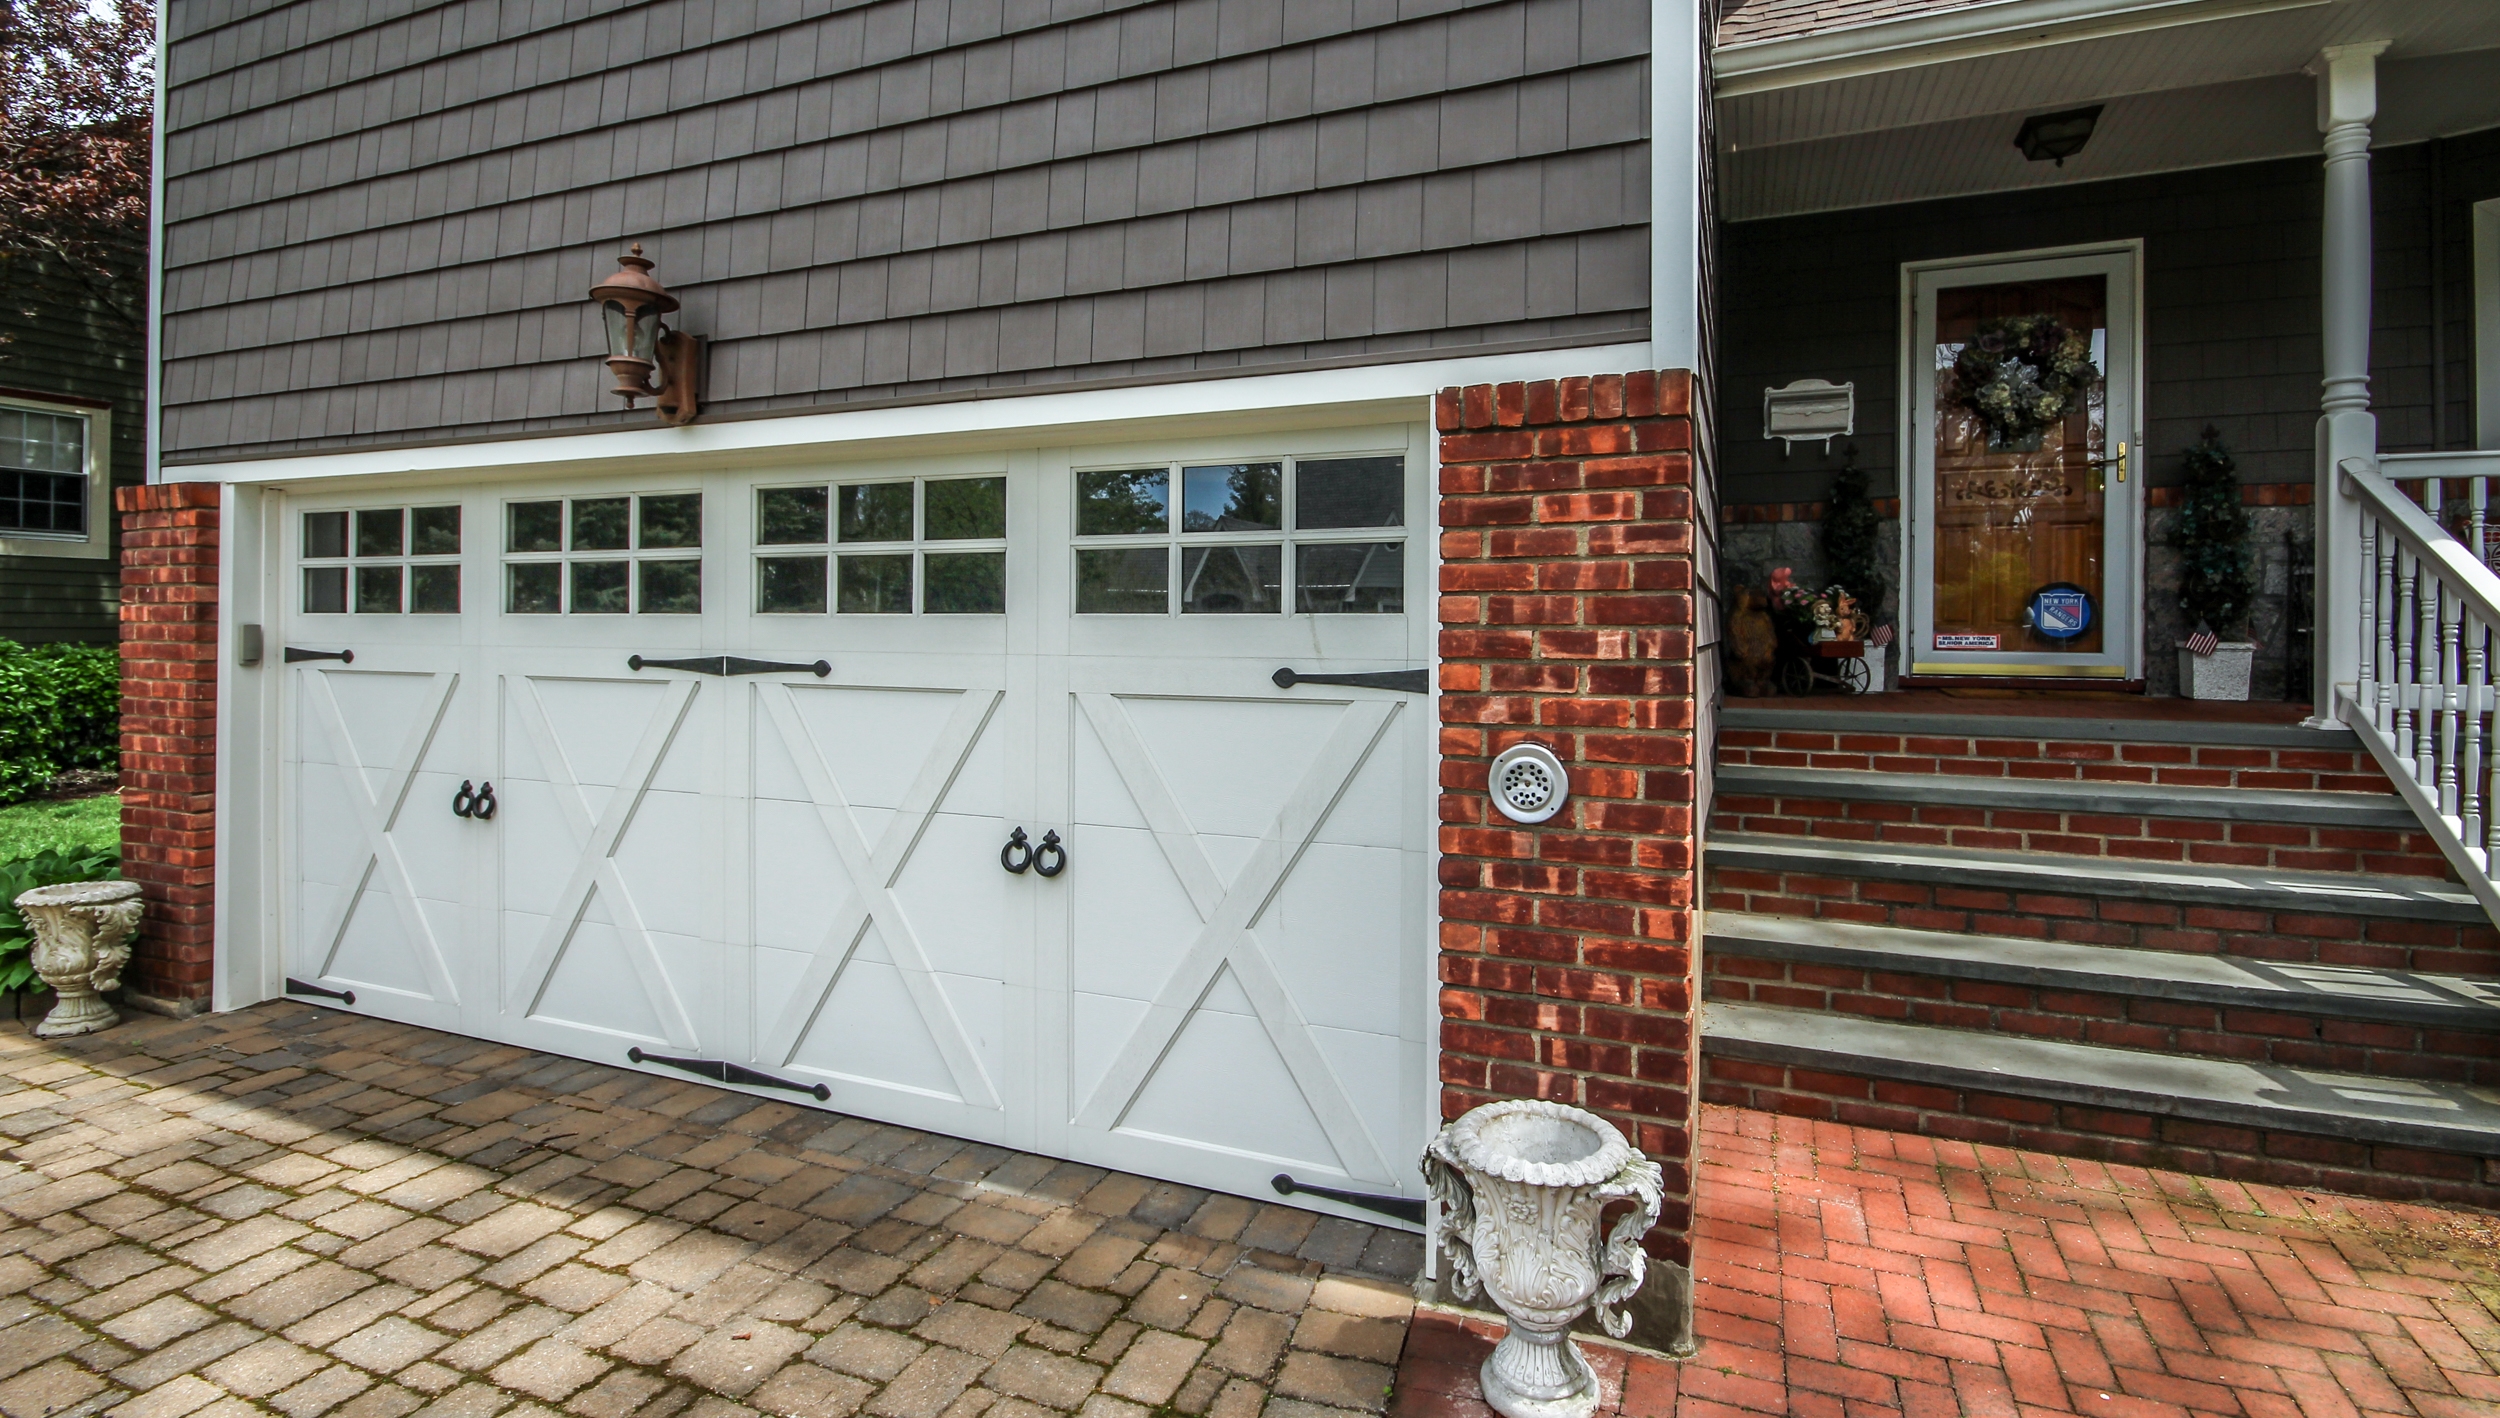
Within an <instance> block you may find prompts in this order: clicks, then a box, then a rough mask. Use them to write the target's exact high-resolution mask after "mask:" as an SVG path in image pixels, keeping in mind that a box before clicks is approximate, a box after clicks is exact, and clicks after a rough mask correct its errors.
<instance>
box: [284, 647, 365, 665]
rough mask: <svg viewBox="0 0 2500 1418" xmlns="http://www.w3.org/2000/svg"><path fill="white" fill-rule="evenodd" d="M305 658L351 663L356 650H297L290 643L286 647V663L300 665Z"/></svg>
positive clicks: (354, 657) (343, 663)
mask: <svg viewBox="0 0 2500 1418" xmlns="http://www.w3.org/2000/svg"><path fill="white" fill-rule="evenodd" d="M306 660H336V661H338V662H339V663H340V664H342V665H352V664H354V663H356V652H355V651H353V650H298V649H296V648H295V647H294V646H292V645H289V646H288V647H286V662H287V663H288V664H290V665H300V664H302V663H304V662H305V661H306Z"/></svg>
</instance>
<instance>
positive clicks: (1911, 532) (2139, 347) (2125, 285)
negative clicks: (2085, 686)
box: [1894, 237, 2146, 680]
mask: <svg viewBox="0 0 2500 1418" xmlns="http://www.w3.org/2000/svg"><path fill="white" fill-rule="evenodd" d="M2096 271H2098V272H2106V273H2108V274H2109V275H2110V276H2111V281H2110V286H2109V293H2110V304H2111V309H2112V314H2113V316H2114V315H2115V313H2116V308H2117V305H2118V302H2119V301H2120V300H2121V299H2124V300H2125V301H2126V303H2127V307H2128V310H2127V329H2126V330H2125V331H2124V333H2123V334H2122V335H2120V336H2119V337H2118V339H2114V340H2113V341H2112V343H2113V345H2116V344H2117V343H2119V340H2123V342H2124V346H2125V350H2126V357H2127V360H2128V376H2129V377H2128V378H2127V380H2126V382H2125V384H2124V385H2123V386H2120V387H2118V388H2114V389H2113V390H2112V393H2113V394H2114V395H2119V396H2123V397H2124V398H2125V399H2126V401H2127V406H2126V416H2125V418H2124V419H2123V421H2122V420H2120V419H2118V418H2115V417H2113V418H2112V419H2111V421H2110V429H2109V436H2110V437H2111V439H2112V440H2113V441H2114V440H2116V439H2120V438H2123V439H2125V440H2126V442H2127V454H2128V461H2127V467H2126V482H2127V487H2126V491H2125V492H2124V493H2123V494H2122V493H2121V492H2120V490H2119V489H2118V488H2116V487H2113V488H2111V489H2110V492H2109V496H2108V500H2107V509H2108V510H2107V513H2106V516H2107V518H2108V524H2107V525H2108V535H2107V539H2106V541H2105V542H2104V545H2105V546H2108V547H2110V548H2111V549H2112V551H2113V554H2112V555H2111V556H2110V557H2109V561H2108V571H2107V574H2106V575H2105V576H2104V577H2103V579H2102V599H2103V601H2104V605H2103V624H2104V626H2105V627H2106V626H2107V625H2108V620H2109V616H2108V606H2107V602H2109V601H2110V600H2112V599H2114V597H2112V596H2111V594H2110V593H2111V591H2112V590H2114V589H2116V588H2119V587H2124V588H2125V590H2126V599H2127V607H2128V608H2127V613H2126V614H2125V616H2124V618H2123V623H2122V624H2120V625H2118V626H2117V627H2115V628H2112V629H2108V630H2106V631H2105V633H2104V635H2103V638H2102V644H2103V645H2104V646H2105V647H2107V648H2105V649H2104V650H2103V651H2102V655H2103V657H2105V658H2106V659H2109V660H2115V661H2116V663H2114V664H2100V665H2094V664H2089V663H2085V664H2078V663H2075V662H2074V661H2073V660H2072V659H2068V658H2064V657H2050V656H2045V655H2031V656H2021V655H2014V654H2009V655H2007V656H2005V657H2003V659H2002V660H2001V661H2000V662H1998V663H1996V664H1991V665H1979V664H1971V665H1964V664H1962V663H1960V662H1945V661H1943V660H1941V659H1939V658H1938V656H1937V652H1935V651H1933V650H1928V649H1925V648H1923V647H1924V646H1925V644H1926V641H1925V637H1926V636H1927V635H1929V634H1930V633H1932V630H1933V616H1932V609H1933V601H1934V589H1935V588H1934V585H1933V583H1932V581H1930V580H1929V579H1928V578H1927V577H1926V576H1925V575H1924V574H1923V573H1922V572H1921V570H1920V563H1921V560H1922V557H1923V548H1922V546H1921V544H1920V538H1919V535H1918V530H1919V526H1920V523H1921V521H1922V517H1921V509H1922V508H1926V507H1931V506H1932V505H1933V499H1934V479H1935V469H1934V460H1933V453H1934V445H1935V434H1934V430H1933V427H1932V422H1931V420H1932V417H1933V414H1932V409H1933V405H1934V399H1935V371H1934V369H1933V368H1932V367H1931V366H1932V365H1933V362H1934V361H1933V357H1932V354H1931V353H1930V352H1929V349H1928V347H1927V345H1926V343H1925V342H1924V340H1923V338H1922V332H1923V331H1924V329H1925V322H1926V317H1922V316H1921V314H1920V312H1919V301H1918V297H1919V293H1920V290H1921V288H1922V287H1928V286H1932V285H1938V284H1941V282H1931V281H1930V280H1929V278H1931V277H1937V276H1942V275H1944V274H1947V273H1950V274H1952V275H1954V276H1957V277H1966V278H1967V279H1965V280H1956V281H1955V282H1954V284H1956V285H1965V284H1967V285H1979V284H1985V283H1988V282H1992V281H2012V280H2021V279H2024V278H2026V277H2047V276H2056V275H2075V274H2090V273H2094V272H2096ZM1930 315H1932V311H1931V312H1930ZM2112 323H2113V326H2115V323H2116V322H2115V320H2114V319H2113V322H2112ZM2144 326H2145V310H2144V241H2143V239H2142V238H2141V237H2130V238H2126V239H2124V240H2119V241H2098V242H2087V243H2084V244H2081V245H2076V246H2048V247H2038V248H2034V249H2031V250H2026V251H2007V252H1993V253H1989V254H1986V255H1980V256H1954V257H1942V258H1936V259H1932V260H1925V261H1904V262H1902V263H1901V288H1900V307H1899V327H1898V328H1899V329H1900V332H1901V336H1900V343H1899V346H1898V350H1899V361H1900V363H1899V369H1900V377H1899V380H1898V388H1897V392H1896V394H1895V396H1894V397H1895V400H1896V403H1895V405H1894V407H1895V408H1896V409H1898V410H1899V416H1898V417H1897V419H1896V423H1897V425H1898V429H1899V433H1898V437H1899V451H1898V454H1897V457H1898V459H1899V461H1898V462H1897V463H1896V464H1895V466H1896V467H1897V468H1898V469H1899V470H1900V471H1899V474H1898V476H1897V478H1896V480H1895V486H1896V487H1897V488H1898V489H1899V490H1900V496H1901V566H1900V576H1901V579H1900V581H1899V582H1898V583H1897V584H1898V585H1899V586H1900V587H1901V619H1902V635H1901V642H1902V656H1901V658H1902V667H1903V669H1902V672H1903V673H1904V674H1922V673H1924V674H1980V675H1992V676H2004V677H2008V678H2020V677H2027V676H2046V677H2056V678H2070V677H2071V678H2107V679H2112V680H2141V679H2142V678H2143V677H2144V621H2145V613H2144V612H2145V605H2144V602H2145V591H2146V587H2145V581H2144V558H2145V548H2144V502H2145V497H2144V474H2145V470H2146V466H2145V465H2146V460H2145V457H2144ZM2104 374H2106V371H2104ZM2113 402H2115V399H2113ZM1922 657H1923V658H1922ZM2033 661H2036V662H2037V663H2032V662H2033Z"/></svg>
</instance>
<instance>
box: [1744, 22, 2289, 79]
mask: <svg viewBox="0 0 2500 1418" xmlns="http://www.w3.org/2000/svg"><path fill="white" fill-rule="evenodd" d="M2333 3H2335V0H1991V3H1988V4H1984V5H1971V6H1966V7H1964V8H1962V9H1959V10H1947V11H1944V12H1942V13H1936V14H1925V15H1913V16H1909V17H1907V18H1904V19H1898V20H1885V21H1881V22H1878V23H1875V24H1868V25H1852V26H1850V27H1849V28H1847V29H1837V30H1824V31H1822V32H1820V33H1817V34H1808V35H1799V36H1797V37H1796V38H1794V39H1774V40H1765V41H1763V42H1761V43H1759V44H1738V45H1729V46H1726V47H1723V48H1720V49H1718V50H1715V51H1713V52H1712V55H1711V67H1712V74H1713V77H1714V79H1715V81H1716V84H1717V92H1718V94H1719V95H1720V96H1721V97H1723V98H1725V97H1732V96H1734V95H1736V94H1750V93H1761V92H1764V91H1766V90H1770V89H1787V88H1796V87H1799V86H1801V85H1805V84H1820V83H1828V82H1830V81H1832V80H1834V79H1847V78H1854V77H1856V76H1858V75H1861V74H1880V73H1884V72H1886V71H1888V70H1893V69H1915V68H1919V67H1921V66H1923V65H1928V64H1943V63H1947V62H1949V61H1952V60H1956V59H1973V58H1977V57H1979V56H1981V55H1986V54H2002V53H2006V52H2009V51H2012V50H2017V49H2036V48H2039V47H2042V46H2044V45H2051V44H2070V43H2073V42H2074V41H2077V40H2085V39H2100V38H2103V37H2105V36H2109V35H2118V34H2133V33H2137V32H2139V31H2143V30H2157V29H2167V28H2169V27H2171V26H2173V25H2187V24H2197V23H2200V22H2203V21H2207V20H2224V19H2233V18H2236V17H2239V16H2242V15H2263V14H2270V13H2273V12H2274V11H2277V10H2303V9H2308V8H2310V7H2312V6H2317V5H2328V4H2333Z"/></svg>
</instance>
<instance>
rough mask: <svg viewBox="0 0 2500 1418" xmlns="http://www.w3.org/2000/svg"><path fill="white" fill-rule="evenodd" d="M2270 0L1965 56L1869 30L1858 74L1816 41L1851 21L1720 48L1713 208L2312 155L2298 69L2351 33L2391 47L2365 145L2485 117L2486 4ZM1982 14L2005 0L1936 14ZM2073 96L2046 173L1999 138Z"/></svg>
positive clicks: (1761, 208)
mask: <svg viewBox="0 0 2500 1418" xmlns="http://www.w3.org/2000/svg"><path fill="white" fill-rule="evenodd" d="M2275 3H2277V4H2278V5H2280V4H2286V3H2288V4H2289V5H2290V6H2291V7H2290V8H2274V9H2269V10H2265V11H2263V12H2259V13H2235V14H2228V15H2226V16H2224V17H2222V18H2211V16H2212V15H2213V11H2212V10H2211V9H2210V8H2197V9H2194V10H2192V11H2188V12H2187V13H2193V14H2200V15H2204V16H2207V17H2208V18H2203V19H2199V20H2195V21H2193V22H2188V23H2175V24H2172V23H2164V24H2160V25H2158V26H2156V27H2150V28H2140V29H2136V30H2134V31H2131V32H2128V33H2120V34H2110V33H2106V32H2101V33H2098V34H2097V35H2096V36H2095V37H2085V38H2075V39H2071V40H2063V41H2061V40H2060V39H2058V38H2057V31H2055V30H2054V29H2043V30H2042V31H2040V32H2039V33H2037V34H2033V35H2030V36H2028V37H2025V38H2022V39H2020V40H2019V41H2016V40H2008V41H2006V42H2007V43H2020V44H2022V45H2023V46H2025V47H2015V48H2004V49H2001V50H1999V51H1998V52H1992V53H1983V54H1970V53H1969V52H1968V49H1967V46H1964V47H1963V48H1962V49H1960V50H1953V49H1951V48H1949V47H1947V48H1943V49H1939V48H1938V47H1937V46H1935V45H1930V46H1928V47H1926V48H1924V49H1921V48H1918V47H1915V46H1895V47H1891V48H1886V44H1887V41H1886V37H1885V36H1884V34H1883V33H1882V31H1883V30H1884V29H1885V28H1886V27H1884V26H1867V27H1865V33H1864V35H1863V40H1864V44H1865V51H1864V52H1863V53H1862V54H1861V56H1860V60H1859V68H1860V70H1861V71H1859V72H1846V73H1839V74H1837V75H1836V76H1835V75H1833V71H1832V69H1831V65H1832V64H1833V63H1834V62H1836V61H1835V60H1834V58H1833V54H1832V52H1831V50H1830V43H1831V41H1833V40H1834V39H1836V38H1838V37H1839V35H1841V34H1847V33H1850V32H1849V31H1841V32H1826V33H1824V34H1822V35H1818V36H1813V37H1812V39H1813V40H1815V41H1818V42H1820V43H1822V44H1823V45H1824V49H1823V50H1822V51H1821V56H1822V57H1821V58H1819V59H1817V58H1816V57H1815V53H1814V52H1811V51H1806V50H1802V49H1800V50H1796V51H1792V53H1793V55H1794V56H1795V57H1797V58H1798V59H1799V60H1800V62H1799V63H1798V64H1795V65H1789V66H1786V67H1783V66H1782V65H1780V64H1778V63H1775V62H1771V61H1773V60H1776V59H1777V58H1778V57H1779V56H1778V55H1777V54H1775V53H1771V52H1770V51H1772V50H1773V49H1774V46H1773V45H1768V44H1754V45H1743V46H1736V47H1733V48H1729V49H1723V50H1721V51H1720V54H1719V58H1720V60H1721V62H1722V63H1723V64H1732V67H1733V69H1734V72H1732V73H1730V74H1727V75H1726V76H1725V77H1724V78H1723V81H1722V92H1721V95H1720V98H1719V109H1718V125H1719V164H1720V170H1719V171H1720V199H1721V204H1722V205H1721V211H1722V213H1723V214H1724V215H1725V216H1726V218H1727V219H1729V220H1731V221H1743V220H1747V219H1751V218H1757V217H1769V216H1781V215H1787V214H1791V213H1797V212H1810V211H1828V210H1833V209H1839V208H1848V207H1859V206H1873V205H1878V204H1883V203H1890V202H1905V201H1919V200H1925V199H1930V198H1937V197H1949V196H1961V195H1967V194H1971V193H1978V192H1995V191H2008V190H2019V189H2024V188H2034V187H2049V186H2056V185H2061V184H2064V183H2071V182H2091V181H2096V180H2100V179H2104V178H2111V177H2123V176H2132V175H2136V174H2140V173H2147V172H2158V171H2169V170H2177V169H2181V168H2193V167H2207V166H2213V165H2216V164H2220V163H2232V162H2247V161H2254V160H2258V159H2262V158H2275V157H2291V156H2297V155H2302V154H2314V153H2316V152H2317V151H2318V144H2319V138H2318V131H2317V126H2316V122H2315V99H2314V97H2313V95H2314V87H2313V84H2312V81H2311V80H2309V79H2308V78H2307V77H2306V76H2304V75H2303V74H2302V73H2301V69H2302V66H2303V65H2305V64H2307V63H2308V62H2309V61H2310V60H2311V59H2312V58H2314V57H2315V56H2316V54H2317V52H2318V51H2319V49H2321V48H2322V47H2324V46H2326V45H2330V44H2344V43H2351V42H2355V41H2360V40H2370V39H2384V40H2388V41H2389V42H2390V44H2389V48H2388V51H2387V53H2386V55H2385V57H2384V58H2383V59H2382V60H2381V72H2380V82H2379V121H2378V123H2377V125H2376V135H2377V140H2378V141H2379V142H2380V143H2382V144H2392V143H2404V142H2413V141H2418V140H2420V139H2423V138H2428V137H2433V136H2437V135H2440V134H2445V133H2455V132H2463V131H2468V130H2471V129H2475V128H2481V127H2488V126H2492V125H2494V124H2500V5H2493V4H2457V3H2450V2H2449V0H2307V3H2303V2H2302V0H2275ZM1999 8H2010V7H1999V6H1973V7H1970V9H1968V10H1965V11H1957V12H1954V13H1959V14H1965V15H1975V14H1979V13H1983V12H1987V11H1992V10H1996V9H1999ZM2143 22H2144V21H2141V20H2140V19H2139V23H2143ZM1800 43H1802V42H1800ZM1878 51H1881V52H1880V53H1879V52H1878ZM1938 54H1958V55H1959V56H1960V57H1942V58H1938V57H1935V56H1936V55H1938ZM1922 56H1924V57H1922ZM1806 60H1812V61H1813V63H1812V64H1807V63H1805V62H1803V61H1806ZM1748 66H1750V67H1748ZM1870 66H1889V67H1873V68H1872V71H1871V72H1867V71H1865V70H1866V69H1867V68H1869V67H1870ZM1818 73H1819V74H1823V75H1825V76H1826V77H1820V78H1814V77H1812V76H1813V75H1815V74H1818ZM1791 78H1797V79H1806V80H1808V81H1805V82H1790V81H1789V80H1790V79H1791ZM2090 103H2104V104H2106V105H2107V106H2108V107H2107V109H2106V111H2105V112H2104V113H2103V114H2102V116H2101V122H2100V126H2099V129H2098V131H2097V132H2096V133H2095V134H2094V136H2093V139H2092V143H2091V145H2090V146H2089V147H2087V148H2086V149H2085V150H2084V151H2083V152H2082V153H2081V154H2079V155H2077V156H2076V157H2073V158H2069V159H2068V160H2067V162H2066V165H2065V166H2064V167H2063V168H2060V167H2057V166H2054V165H2052V164H2049V163H2044V162H2029V161H2026V160H2025V159H2024V158H2023V156H2022V155H2021V154H2020V153H2019V152H2018V151H2016V150H2015V148H2014V145H2013V138H2014V132H2015V129H2016V128H2017V127H2018V126H2019V125H2020V124H2021V121H2022V119H2023V118H2024V116H2026V115H2028V114H2034V113H2042V112H2052V111H2055V110H2057V109H2060V108H2073V107H2079V106H2082V105H2085V104H2090Z"/></svg>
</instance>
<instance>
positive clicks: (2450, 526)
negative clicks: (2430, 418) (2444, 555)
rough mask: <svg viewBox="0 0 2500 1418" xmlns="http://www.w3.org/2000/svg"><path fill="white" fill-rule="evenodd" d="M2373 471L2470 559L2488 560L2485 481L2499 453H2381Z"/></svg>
mask: <svg viewBox="0 0 2500 1418" xmlns="http://www.w3.org/2000/svg"><path fill="white" fill-rule="evenodd" d="M2378 472H2379V476H2380V477H2383V478H2385V479H2387V481H2388V482H2389V483H2391V484H2393V485H2394V486H2395V487H2396V488H2397V489H2398V490H2399V491H2401V492H2403V493H2404V494H2405V496H2406V497H2407V498H2409V499H2410V500H2411V501H2412V502H2413V504H2414V505H2415V506H2417V507H2420V508H2422V509H2424V510H2425V511H2427V512H2429V513H2430V514H2431V520H2433V521H2434V522H2437V523H2438V524H2439V527H2440V530H2442V531H2444V532H2446V533H2447V534H2448V535H2450V536H2452V537H2455V538H2456V539H2457V540H2458V541H2459V542H2462V543H2464V545H2465V548H2466V550H2467V551H2469V552H2471V553H2473V555H2474V559H2475V560H2477V561H2480V562H2481V563H2482V564H2483V565H2485V566H2489V565H2491V564H2492V560H2493V557H2492V546H2491V538H2490V536H2489V535H2488V533H2489V532H2490V531H2492V530H2495V529H2493V528H2492V527H2491V518H2490V512H2491V480H2492V478H2493V477H2495V476H2500V451H2493V450H2472V451H2467V452H2461V453H2383V454H2380V455H2379V460H2378Z"/></svg>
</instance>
